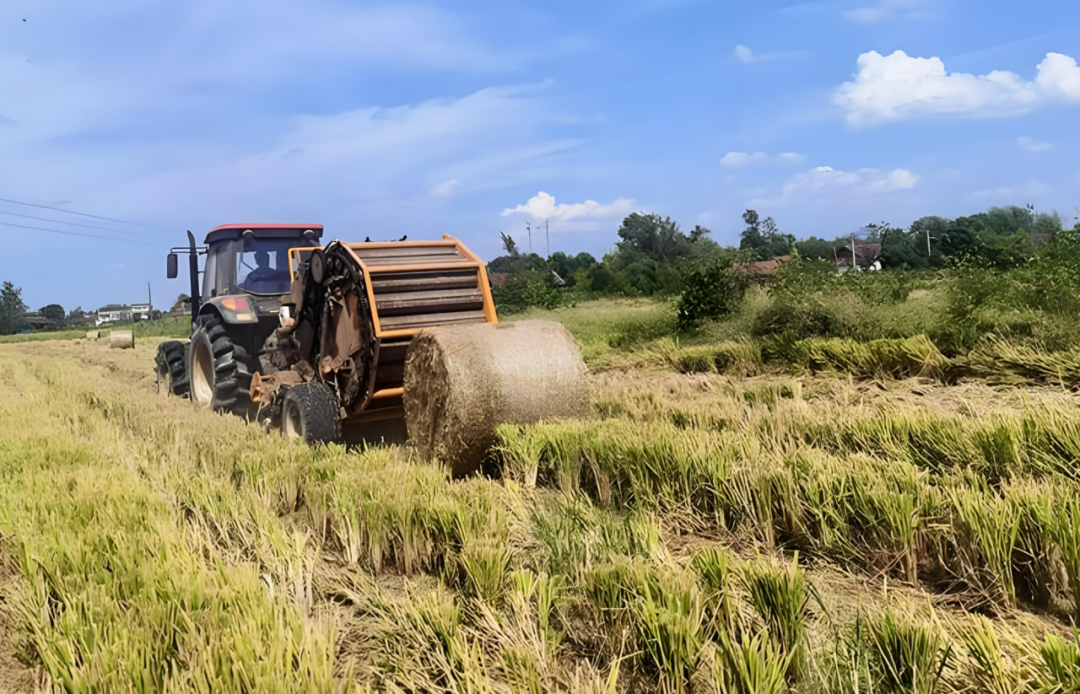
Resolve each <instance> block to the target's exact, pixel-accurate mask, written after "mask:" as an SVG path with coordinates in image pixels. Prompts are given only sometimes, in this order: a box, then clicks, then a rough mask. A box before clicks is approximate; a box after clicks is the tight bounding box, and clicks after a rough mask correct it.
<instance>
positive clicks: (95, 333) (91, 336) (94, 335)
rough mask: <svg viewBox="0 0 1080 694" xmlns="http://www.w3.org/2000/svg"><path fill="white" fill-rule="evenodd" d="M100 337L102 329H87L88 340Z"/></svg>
mask: <svg viewBox="0 0 1080 694" xmlns="http://www.w3.org/2000/svg"><path fill="white" fill-rule="evenodd" d="M99 337H101V331H100V330H88V331H86V339H87V340H96V339H98V338H99Z"/></svg>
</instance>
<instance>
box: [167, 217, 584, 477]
mask: <svg viewBox="0 0 1080 694" xmlns="http://www.w3.org/2000/svg"><path fill="white" fill-rule="evenodd" d="M322 235H323V227H322V226H321V225H317V224H226V225H222V226H219V227H215V228H214V229H212V230H211V231H210V232H209V233H208V234H207V236H206V241H205V246H202V247H200V246H197V245H196V243H195V237H194V235H192V233H191V232H190V231H189V232H188V245H187V246H186V247H177V248H173V249H172V250H171V252H170V253H169V256H168V276H169V277H170V278H175V277H176V276H177V275H178V256H179V255H181V254H186V255H187V256H188V263H189V274H190V280H191V314H192V334H191V339H190V340H189V341H187V342H183V341H179V340H169V341H166V342H162V343H161V344H160V346H159V347H158V351H157V355H156V358H155V363H156V370H157V384H158V391H159V392H160V393H162V394H164V395H174V396H180V397H184V398H187V399H189V400H191V401H192V402H193V403H194V404H195V405H196V406H197V407H200V408H210V409H213V410H220V411H229V412H233V413H236V414H239V415H241V416H245V417H248V418H249V419H254V420H256V421H258V422H259V423H260V424H262V425H263V426H264V427H265V428H267V429H268V430H271V429H278V430H280V431H281V432H282V433H283V434H284V435H285V436H287V437H294V438H300V439H303V440H304V441H306V442H308V443H311V444H318V443H333V442H337V441H341V440H342V438H343V431H345V432H347V431H348V430H349V429H350V428H352V427H360V426H363V425H366V424H368V423H371V422H379V421H386V420H404V422H405V424H406V427H407V429H408V432H409V436H410V438H411V439H412V440H413V441H414V442H419V443H420V444H421V445H420V446H419V448H421V449H422V452H424V453H438V454H439V455H442V456H443V457H449V458H455V459H450V460H444V461H443V462H445V463H446V464H448V465H449V466H450V468H451V470H452V471H453V472H455V473H467V472H471V471H473V470H475V469H476V468H477V467H478V466H479V464H480V462H481V460H482V458H483V455H484V449H485V447H486V446H487V445H488V444H489V443H490V440H491V439H492V438H493V436H494V428H495V427H496V426H497V425H498V424H501V423H519V424H525V423H530V422H533V421H537V420H540V419H551V418H562V417H580V416H584V415H585V414H586V413H587V412H588V410H589V409H590V407H589V404H588V394H587V391H588V389H587V385H586V368H585V365H584V362H583V361H582V359H581V355H580V353H579V352H578V350H577V347H576V346H575V345H574V343H573V340H572V338H571V337H570V336H569V333H567V332H566V331H565V329H564V328H563V327H562V326H561V325H559V324H557V323H549V322H545V321H525V322H521V323H507V324H500V323H499V321H498V317H497V313H496V309H495V303H494V300H493V298H492V294H491V288H490V285H489V283H488V277H487V271H486V268H485V265H484V263H483V261H481V260H480V259H479V258H478V257H477V256H476V255H475V254H474V253H473V252H472V251H470V250H469V249H468V248H467V247H465V245H464V244H463V243H461V241H459V240H458V239H455V238H453V237H450V236H445V235H444V236H443V237H442V238H441V239H437V240H427V241H407V240H404V239H402V240H400V241H386V242H371V241H364V242H362V243H347V242H343V241H337V240H335V241H331V242H330V243H328V244H326V245H325V246H323V245H321V243H320V241H321V239H322ZM200 256H203V257H205V262H204V264H203V265H204V266H203V269H202V270H201V271H200V270H199V258H200ZM200 274H201V275H202V282H201V283H200V281H199V276H200ZM421 335H423V336H424V339H423V340H419V341H418V340H417V338H418V337H419V336H421ZM418 345H420V346H418ZM418 350H419V352H422V354H420V353H418ZM451 380H452V382H450V381H451ZM468 413H482V414H478V415H476V416H473V417H472V420H470V419H469V416H470V415H468ZM464 442H468V445H465V443H464ZM466 449H468V450H466Z"/></svg>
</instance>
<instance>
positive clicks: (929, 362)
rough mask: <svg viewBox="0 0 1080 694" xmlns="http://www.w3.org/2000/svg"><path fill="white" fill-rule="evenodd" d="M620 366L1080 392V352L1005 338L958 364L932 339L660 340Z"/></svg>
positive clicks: (986, 343) (988, 342)
mask: <svg viewBox="0 0 1080 694" xmlns="http://www.w3.org/2000/svg"><path fill="white" fill-rule="evenodd" d="M613 365H614V366H621V367H626V366H633V365H655V366H661V367H665V368H670V369H672V370H674V371H677V372H679V373H729V374H740V375H746V374H754V373H759V372H761V371H762V370H763V368H764V367H765V366H767V365H773V366H774V367H775V366H781V367H797V368H800V369H808V370H810V371H812V372H818V371H835V372H839V373H845V374H850V375H852V376H854V377H855V378H861V379H872V378H878V379H883V378H892V379H898V378H928V379H933V380H938V381H944V382H949V383H952V382H956V381H957V380H960V379H964V378H967V379H979V380H982V381H986V382H988V383H991V384H994V385H1004V386H1021V385H1038V384H1049V385H1055V386H1060V387H1063V388H1067V389H1069V390H1077V389H1080V349H1072V350H1067V351H1061V352H1045V351H1040V350H1037V349H1033V348H1031V347H1025V346H1017V345H1013V344H1011V343H1009V342H1007V341H1005V340H1003V339H1000V338H992V339H988V340H986V341H984V342H983V343H982V344H981V345H979V346H978V347H976V348H975V349H973V350H972V351H971V352H969V353H967V354H965V355H960V356H956V357H953V358H949V357H946V356H945V355H944V354H942V353H941V351H940V350H939V349H938V348H937V346H936V345H935V344H934V343H933V341H931V340H930V338H928V337H927V336H925V335H916V336H913V337H906V338H896V339H878V340H869V341H859V340H854V339H849V338H838V337H837V338H821V337H812V338H806V339H794V338H792V337H790V336H786V335H780V336H775V337H772V338H769V339H766V340H764V341H762V342H755V341H752V340H748V339H744V340H729V341H721V342H716V343H711V344H693V345H680V344H679V343H678V342H676V341H674V340H666V341H664V340H661V341H658V342H657V343H656V344H654V345H653V346H652V347H651V348H647V349H640V350H638V351H636V352H631V353H629V354H627V355H626V356H625V358H624V359H623V360H622V361H619V362H615V363H614V364H613ZM594 366H596V365H594Z"/></svg>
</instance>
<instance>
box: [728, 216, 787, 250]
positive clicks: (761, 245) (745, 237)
mask: <svg viewBox="0 0 1080 694" xmlns="http://www.w3.org/2000/svg"><path fill="white" fill-rule="evenodd" d="M743 221H744V222H746V228H745V229H743V231H742V233H741V234H739V250H743V251H749V252H750V254H751V255H752V256H753V258H754V260H768V259H769V258H775V257H776V256H778V255H788V254H790V253H791V251H792V249H793V248H794V247H795V237H794V236H792V235H791V234H785V233H782V232H781V231H780V230H779V229H778V228H777V226H776V222H774V221H773V218H772V217H766V218H765V219H761V217H760V216H759V215H758V213H757V211H756V210H747V211H746V212H744V213H743Z"/></svg>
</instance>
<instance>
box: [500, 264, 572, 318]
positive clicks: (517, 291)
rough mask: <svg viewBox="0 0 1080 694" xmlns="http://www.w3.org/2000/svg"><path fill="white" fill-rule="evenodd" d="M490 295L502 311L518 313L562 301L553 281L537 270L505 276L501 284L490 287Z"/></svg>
mask: <svg viewBox="0 0 1080 694" xmlns="http://www.w3.org/2000/svg"><path fill="white" fill-rule="evenodd" d="M491 296H492V298H493V299H494V300H495V305H496V306H497V307H498V309H499V310H500V311H502V312H504V313H520V312H521V311H524V310H526V309H528V308H545V309H551V308H557V307H559V306H560V305H562V303H563V302H562V295H561V294H559V290H558V289H557V288H556V287H555V285H554V284H553V282H552V281H551V280H550V279H549V278H547V277H545V276H544V275H543V274H542V273H539V272H522V273H515V274H512V275H509V276H507V278H506V282H505V284H503V286H501V287H495V288H493V289H492V291H491Z"/></svg>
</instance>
